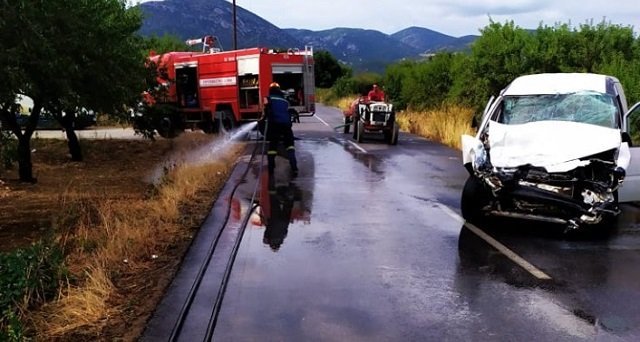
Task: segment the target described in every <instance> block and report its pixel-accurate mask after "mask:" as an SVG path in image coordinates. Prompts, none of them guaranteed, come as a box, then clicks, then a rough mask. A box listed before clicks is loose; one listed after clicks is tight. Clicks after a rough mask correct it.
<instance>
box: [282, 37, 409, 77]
mask: <svg viewBox="0 0 640 342" xmlns="http://www.w3.org/2000/svg"><path fill="white" fill-rule="evenodd" d="M284 31H285V32H286V33H288V34H289V35H291V36H292V37H294V38H296V39H297V40H299V41H300V42H302V43H303V44H305V45H313V48H314V49H316V50H317V49H321V50H327V51H329V52H331V54H332V55H333V56H334V57H335V58H336V59H338V60H340V61H342V62H344V63H346V64H347V65H350V66H353V67H354V69H356V70H367V69H368V67H367V66H368V65H369V66H371V65H375V64H379V65H380V64H381V63H382V65H384V64H389V63H390V62H393V61H397V60H400V59H403V58H417V57H418V55H419V53H420V52H421V51H419V50H418V49H416V48H414V47H412V46H410V45H407V44H405V43H403V42H400V41H398V40H396V39H393V38H391V37H390V36H389V35H386V34H384V33H382V32H379V31H375V30H364V29H353V28H335V29H331V30H324V31H309V30H297V29H285V30H284ZM376 69H378V68H376ZM376 71H379V70H376Z"/></svg>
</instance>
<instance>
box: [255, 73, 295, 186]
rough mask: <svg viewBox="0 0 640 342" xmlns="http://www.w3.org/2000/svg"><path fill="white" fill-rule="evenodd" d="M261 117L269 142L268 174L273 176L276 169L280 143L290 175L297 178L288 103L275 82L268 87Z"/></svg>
mask: <svg viewBox="0 0 640 342" xmlns="http://www.w3.org/2000/svg"><path fill="white" fill-rule="evenodd" d="M263 117H265V118H266V120H267V126H266V130H267V132H266V138H267V140H269V150H268V151H267V160H268V167H269V174H270V175H273V172H274V170H275V168H276V156H277V155H278V145H279V143H280V141H282V142H283V143H284V145H285V147H286V150H287V157H288V158H289V164H290V165H291V174H292V176H294V177H295V176H297V175H298V163H297V160H296V148H295V146H294V144H293V140H294V139H293V131H292V129H291V126H292V124H291V114H289V102H287V100H285V98H284V95H283V94H282V90H280V85H279V84H278V83H276V82H273V83H271V84H270V85H269V96H268V97H267V98H266V99H265V106H264V113H263Z"/></svg>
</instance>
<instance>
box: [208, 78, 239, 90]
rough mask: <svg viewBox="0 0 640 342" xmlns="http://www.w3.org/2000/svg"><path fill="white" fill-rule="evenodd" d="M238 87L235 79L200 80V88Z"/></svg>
mask: <svg viewBox="0 0 640 342" xmlns="http://www.w3.org/2000/svg"><path fill="white" fill-rule="evenodd" d="M234 85H236V78H235V77H216V78H202V79H200V87H201V88H207V87H224V86H234Z"/></svg>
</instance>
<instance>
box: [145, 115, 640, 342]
mask: <svg viewBox="0 0 640 342" xmlns="http://www.w3.org/2000/svg"><path fill="white" fill-rule="evenodd" d="M340 124H341V113H340V112H339V111H338V110H336V109H333V108H329V107H323V106H319V108H318V113H317V115H316V116H315V117H305V118H302V122H301V123H299V124H295V125H294V132H295V135H296V137H297V138H298V139H299V140H297V141H296V147H297V154H298V158H299V164H300V169H301V172H300V175H299V176H298V177H297V178H294V179H292V178H291V177H290V176H289V174H288V169H287V164H286V160H284V159H282V158H279V159H278V165H277V168H276V175H275V181H274V183H273V184H272V187H271V191H269V189H268V188H267V185H268V182H266V181H264V180H265V179H267V178H266V174H265V168H262V167H261V166H260V165H261V163H260V162H262V161H263V160H262V159H261V158H260V157H259V156H257V157H255V158H253V160H251V159H250V157H249V156H246V157H245V158H243V160H242V162H241V163H240V164H239V165H238V166H237V167H236V170H235V172H234V174H233V175H232V177H231V179H230V181H229V183H228V184H227V186H226V187H225V189H224V190H223V194H222V196H221V197H220V198H221V199H220V200H218V201H217V202H216V204H215V206H214V208H213V210H212V213H211V215H210V216H209V218H208V219H207V221H206V222H205V223H204V225H203V227H202V230H201V231H200V233H199V234H198V236H197V237H196V240H195V241H194V244H193V246H192V248H191V250H190V252H189V254H188V255H187V256H186V258H185V261H184V264H183V267H182V269H181V270H180V271H179V273H178V275H177V277H176V279H175V280H174V282H173V284H172V285H171V287H170V288H169V289H168V291H167V295H166V297H165V298H164V300H163V301H162V303H161V304H160V305H159V307H158V309H157V311H156V313H155V314H154V317H153V318H152V320H151V321H150V323H149V325H148V328H147V330H146V331H145V334H144V337H143V338H142V340H143V341H158V340H180V341H202V340H211V339H212V340H216V341H255V340H261V341H460V340H466V341H468V340H492V341H494V340H495V341H519V340H532V339H535V340H544V341H550V340H553V341H584V340H588V341H592V340H603V341H611V340H614V341H616V340H620V341H637V340H639V339H640V305H637V303H638V302H640V279H638V278H639V277H640V276H639V275H640V273H639V272H638V268H639V267H640V266H639V265H640V252H639V249H640V225H639V224H638V221H639V218H640V214H639V212H638V209H637V208H636V207H634V206H625V208H624V215H623V216H622V217H621V218H620V220H619V223H618V226H619V228H618V229H617V230H614V231H613V232H612V233H611V234H610V235H609V236H598V237H585V238H573V237H567V236H565V235H563V234H562V230H561V229H560V228H559V227H554V226H550V225H540V224H538V225H534V224H523V223H522V222H518V221H499V222H498V221H496V222H492V223H491V224H490V225H488V226H484V227H475V226H469V227H466V226H464V223H463V221H462V219H461V218H460V216H459V203H458V201H459V196H460V192H461V188H462V184H463V183H464V181H465V179H466V176H467V174H466V171H465V170H464V169H463V168H462V166H461V161H460V153H459V152H458V151H455V150H453V149H450V148H447V147H444V146H442V145H440V144H438V143H434V142H430V141H428V140H425V139H422V138H419V137H416V136H413V135H410V134H407V133H402V134H401V136H400V141H399V143H398V145H397V146H388V145H386V144H384V143H383V142H382V140H381V139H379V140H374V139H371V140H367V141H365V142H364V143H362V144H355V143H354V142H353V140H352V139H351V137H350V135H348V134H343V133H339V131H338V130H334V127H335V126H338V125H340ZM265 162H266V161H265ZM245 173H246V175H245ZM241 180H243V181H241ZM261 180H262V181H261ZM255 190H257V192H256V195H255V198H254V200H253V201H252V198H253V197H254V195H253V194H254V191H255ZM252 203H257V205H256V209H255V211H254V212H253V214H252V215H251V216H247V215H246V214H247V213H249V212H250V211H251V208H252ZM230 204H231V205H230ZM258 204H259V205H258ZM229 208H231V209H232V210H230V211H229ZM227 214H228V217H229V220H228V221H227V222H226V224H225V222H224V218H225V217H226V216H227ZM245 217H247V220H248V223H247V224H246V225H245V220H244V218H245ZM263 221H268V226H267V227H265V226H264V224H263ZM214 242H215V244H214ZM209 251H213V257H212V258H211V259H210V262H209V263H208V264H203V260H208V259H207V255H208V252H209ZM198 274H201V275H202V277H201V278H200V279H201V281H200V282H199V283H196V282H194V281H195V279H197V275H198ZM194 284H195V285H194ZM196 285H197V286H196ZM189 293H192V294H193V296H191V297H190V296H189ZM189 298H191V299H192V300H191V301H188V299H189ZM185 303H189V304H185ZM176 322H180V324H176Z"/></svg>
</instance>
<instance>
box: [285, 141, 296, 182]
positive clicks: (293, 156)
mask: <svg viewBox="0 0 640 342" xmlns="http://www.w3.org/2000/svg"><path fill="white" fill-rule="evenodd" d="M287 155H288V157H289V164H290V165H291V175H292V176H293V177H296V176H298V161H297V160H296V150H295V149H294V148H289V149H287Z"/></svg>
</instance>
